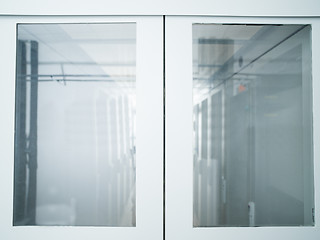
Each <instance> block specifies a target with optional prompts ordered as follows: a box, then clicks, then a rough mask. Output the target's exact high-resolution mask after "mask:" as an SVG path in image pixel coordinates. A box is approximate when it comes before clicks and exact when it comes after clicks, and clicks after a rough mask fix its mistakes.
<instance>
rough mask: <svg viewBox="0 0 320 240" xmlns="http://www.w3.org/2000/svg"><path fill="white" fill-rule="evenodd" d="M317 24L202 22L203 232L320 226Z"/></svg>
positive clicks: (197, 178) (197, 60) (198, 203)
mask: <svg viewBox="0 0 320 240" xmlns="http://www.w3.org/2000/svg"><path fill="white" fill-rule="evenodd" d="M310 34H311V29H310V26H305V25H228V24H226V25H218V24H194V25H193V122H194V129H193V136H194V137H193V153H194V174H193V177H194V179H193V193H194V195H193V196H194V197H193V226H194V227H214V226H314V213H313V212H314V196H313V194H314V193H313V155H312V152H313V144H312V90H311V89H312V88H311V47H310Z"/></svg>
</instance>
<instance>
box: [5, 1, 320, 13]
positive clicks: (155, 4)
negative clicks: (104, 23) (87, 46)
mask: <svg viewBox="0 0 320 240" xmlns="http://www.w3.org/2000/svg"><path fill="white" fill-rule="evenodd" d="M2 14H4V15H223V16H320V1H319V0H304V1H301V0H282V1H279V0H268V1H259V0H241V1H240V0H223V1H219V0H197V1H195V0H135V1H132V0H118V1H116V0H113V1H111V0H91V1H78V0H68V1H63V0H55V1H43V0H29V1H27V3H26V2H25V1H24V0H11V1H6V0H1V2H0V15H2Z"/></svg>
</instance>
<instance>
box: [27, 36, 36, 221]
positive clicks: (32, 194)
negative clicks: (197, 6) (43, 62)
mask: <svg viewBox="0 0 320 240" xmlns="http://www.w3.org/2000/svg"><path fill="white" fill-rule="evenodd" d="M37 115H38V43H37V42H35V41H31V86H30V134H29V187H28V200H27V218H28V223H27V225H34V224H35V219H36V197H37V136H38V133H37V130H38V129H37V128H38V126H37V125H38V124H37V122H38V121H37V120H38V116H37Z"/></svg>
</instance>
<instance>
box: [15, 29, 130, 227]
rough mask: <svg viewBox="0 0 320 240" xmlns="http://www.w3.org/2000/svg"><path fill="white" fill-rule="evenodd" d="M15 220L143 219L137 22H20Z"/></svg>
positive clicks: (101, 222) (120, 222) (108, 222)
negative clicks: (138, 186)
mask: <svg viewBox="0 0 320 240" xmlns="http://www.w3.org/2000/svg"><path fill="white" fill-rule="evenodd" d="M17 32H18V40H17V78H16V123H15V178H14V212H13V225H15V226H20V225H65V226H127V227H130V226H135V225H136V223H135V220H136V217H135V165H136V164H135V162H136V159H135V138H136V133H135V121H136V117H135V114H136V104H135V103H136V96H135V94H136V92H135V66H136V50H135V49H136V27H135V24H129V23H128V24H19V25H18V28H17Z"/></svg>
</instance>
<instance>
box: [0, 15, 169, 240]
mask: <svg viewBox="0 0 320 240" xmlns="http://www.w3.org/2000/svg"><path fill="white" fill-rule="evenodd" d="M121 22H125V23H127V22H133V23H136V31H137V34H136V36H137V41H136V44H137V46H136V50H137V51H136V52H137V60H136V62H137V65H136V66H137V68H136V76H137V77H136V94H137V122H136V128H137V136H136V137H137V139H136V146H137V147H136V156H137V157H136V159H137V162H136V227H58V226H52V227H45V226H13V224H12V218H13V179H14V178H13V172H14V171H13V166H14V122H15V120H14V110H15V74H16V41H17V40H16V34H17V33H16V25H17V24H18V23H121ZM162 24H163V21H162V17H160V16H147V17H134V16H131V17H121V16H118V17H117V16H114V17H98V16H97V17H62V16H59V17H54V16H51V17H50V16H24V17H21V16H20V17H18V16H0V28H1V31H2V33H3V35H2V38H1V47H0V51H1V57H0V65H1V71H0V79H1V88H0V111H1V112H2V117H1V124H0V132H1V133H2V134H1V135H2V137H1V138H0V145H1V146H0V151H1V161H0V176H1V181H0V192H1V196H2V197H1V204H0V212H1V214H0V238H1V239H39V240H40V239H44V238H45V239H83V240H87V239H120V240H129V239H157V240H160V239H162V233H163V207H162V206H163V181H162V178H163V117H162V116H163V90H162V87H163V63H162V60H163V57H162V56H163V31H162Z"/></svg>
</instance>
